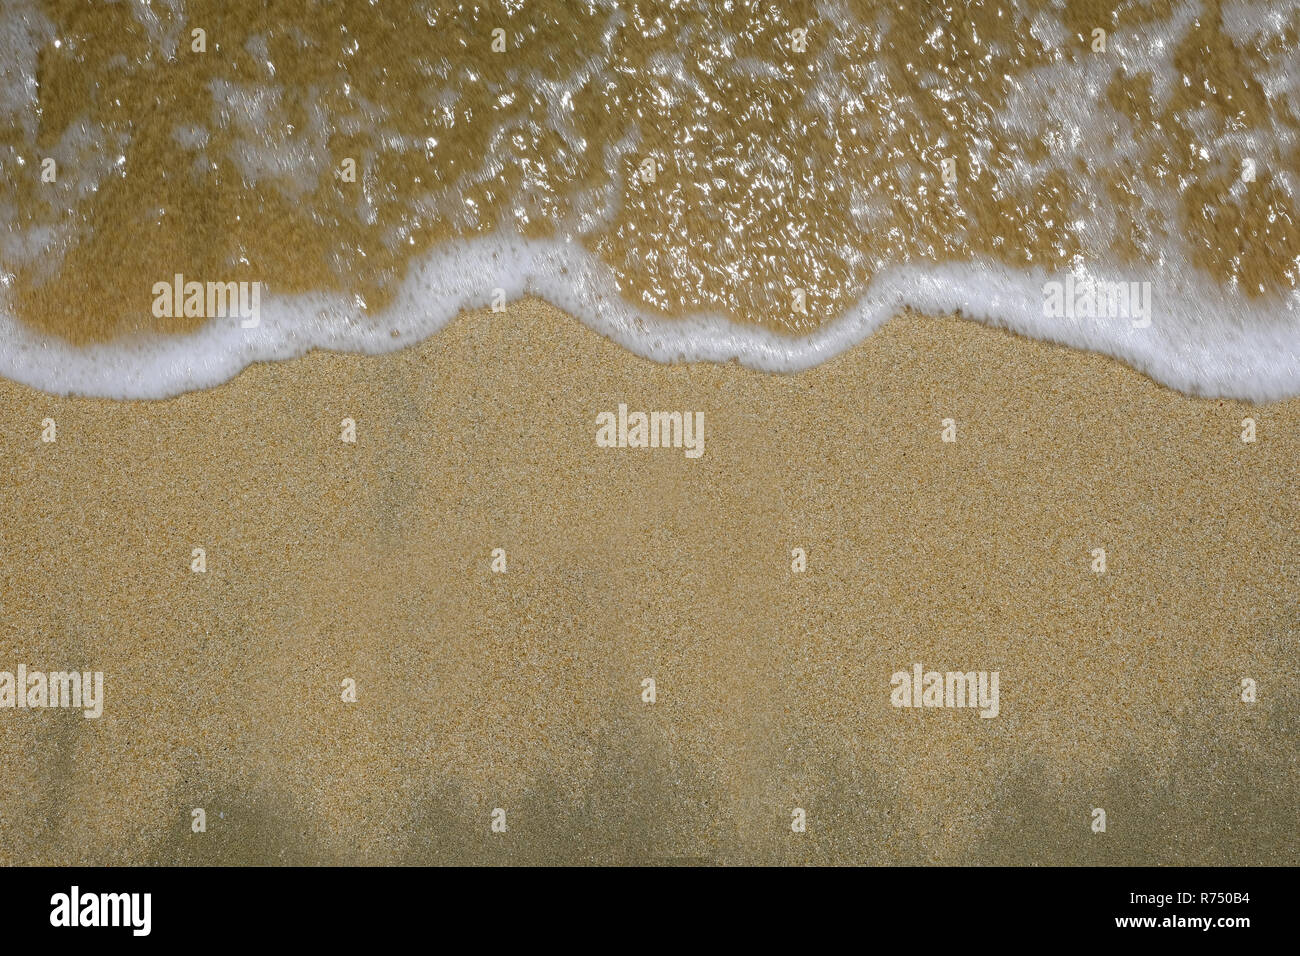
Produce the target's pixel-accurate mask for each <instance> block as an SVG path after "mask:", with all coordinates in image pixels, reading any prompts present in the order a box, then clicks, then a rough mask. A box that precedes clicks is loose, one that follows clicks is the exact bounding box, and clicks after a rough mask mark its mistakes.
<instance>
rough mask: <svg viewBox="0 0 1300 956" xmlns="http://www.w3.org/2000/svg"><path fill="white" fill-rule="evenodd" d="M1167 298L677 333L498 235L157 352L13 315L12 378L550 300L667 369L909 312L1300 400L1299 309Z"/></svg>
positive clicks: (281, 304)
mask: <svg viewBox="0 0 1300 956" xmlns="http://www.w3.org/2000/svg"><path fill="white" fill-rule="evenodd" d="M1178 274H1179V275H1180V276H1182V277H1183V278H1182V282H1183V284H1182V285H1181V286H1180V287H1179V288H1173V289H1171V288H1167V287H1164V286H1162V287H1160V288H1157V290H1156V292H1155V304H1154V308H1153V314H1152V319H1151V324H1150V326H1149V327H1146V328H1138V327H1136V326H1135V323H1134V322H1133V321H1131V320H1130V319H1128V318H1120V317H1113V318H1077V319H1062V318H1049V317H1047V316H1045V315H1044V308H1043V302H1044V286H1045V285H1046V283H1047V282H1049V281H1060V280H1061V279H1062V278H1063V276H1062V275H1060V274H1049V273H1047V272H1044V271H1042V270H1015V269H1011V268H1009V267H1007V266H1005V265H1002V264H999V263H994V262H969V263H960V264H956V263H950V264H945V265H928V266H919V265H907V266H899V267H897V268H894V269H891V270H889V271H887V272H884V273H882V274H880V275H878V276H877V277H876V278H875V279H874V280H873V281H872V283H871V284H870V287H869V288H868V290H867V294H866V295H864V296H863V297H862V299H861V300H860V301H859V302H858V304H857V305H856V306H855V307H854V308H852V309H851V310H849V311H848V312H847V313H845V314H844V315H843V316H842V317H840V318H839V319H837V320H835V321H833V322H831V323H829V324H827V325H826V326H824V327H823V328H821V329H819V330H818V331H816V332H814V333H812V334H809V335H806V336H802V337H791V336H786V335H782V334H778V333H774V332H771V331H768V330H765V329H760V328H754V327H750V326H745V325H741V324H738V323H735V322H732V321H730V320H729V319H728V318H726V317H724V316H720V315H706V314H699V315H688V316H684V317H680V318H664V317H662V316H657V315H654V314H652V313H649V312H647V311H645V310H639V309H637V308H635V307H634V306H632V305H631V304H629V303H628V302H626V301H625V300H624V299H622V298H621V297H620V296H619V294H618V292H617V289H616V283H615V279H614V276H613V275H612V273H611V272H610V270H609V269H608V267H606V266H604V265H603V264H602V263H600V262H599V261H598V260H597V259H596V258H595V257H593V256H592V255H590V254H589V253H588V252H587V251H586V250H584V249H582V248H581V247H580V246H578V245H577V244H576V243H572V242H558V241H546V240H530V239H522V238H519V237H517V236H507V235H496V236H491V237H486V238H478V239H472V240H464V241H457V242H453V243H448V244H446V245H444V246H442V247H440V248H439V249H437V250H436V252H434V253H433V254H432V255H430V256H429V257H428V258H427V259H425V260H424V261H423V262H421V263H419V264H418V265H417V266H415V267H414V268H413V269H412V271H411V273H410V275H408V277H407V278H406V279H405V281H404V282H403V283H402V286H401V289H400V291H399V293H398V294H397V296H396V298H395V299H394V301H393V302H392V303H391V304H390V305H389V306H388V307H387V308H386V309H385V310H384V311H383V312H382V313H380V314H379V315H377V316H376V315H367V314H361V313H359V312H358V311H357V309H356V308H355V307H354V306H352V305H351V304H350V303H349V301H348V300H347V298H346V297H343V296H337V295H326V294H310V295H299V296H277V295H275V294H274V293H273V291H272V293H271V294H268V295H267V296H266V298H265V300H264V302H263V305H262V315H261V323H260V325H259V326H258V327H256V328H252V329H245V328H241V327H240V322H239V320H238V319H237V318H232V319H217V320H212V321H210V322H209V323H208V324H207V325H205V326H204V327H203V328H201V329H200V330H199V331H197V332H195V333H193V334H189V335H182V336H172V337H162V338H156V339H152V340H142V339H136V340H129V341H119V342H113V343H109V344H100V345H90V346H85V347H74V346H72V345H69V344H67V343H64V342H61V341H59V340H56V339H52V338H49V337H46V336H42V335H39V334H37V333H35V332H33V331H32V330H31V329H29V328H27V327H26V326H24V325H23V324H22V323H20V322H18V321H16V320H15V319H13V318H12V317H11V316H9V315H7V314H6V315H0V341H2V342H3V347H0V375H3V376H5V377H6V378H10V379H13V380H15V381H19V382H23V383H25V384H27V385H30V386H32V387H34V388H38V389H41V390H43V391H46V392H51V393H56V394H74V395H88V396H103V397H111V398H120V399H132V398H150V399H156V398H166V397H169V396H173V395H177V394H180V393H183V392H187V391H192V390H195V389H205V388H211V387H213V386H216V385H219V384H221V383H222V382H225V381H227V380H228V379H230V378H231V377H233V376H234V375H236V374H237V373H238V372H239V371H240V370H241V369H243V368H245V367H246V366H247V365H249V364H251V363H253V362H258V361H270V360H283V359H290V358H295V357H297V356H301V355H303V354H305V353H306V352H308V351H310V350H311V349H315V348H321V349H332V350H339V351H356V352H363V353H368V354H378V353H383V352H389V351H393V350H396V349H400V348H404V347H406V346H408V345H411V344H414V343H416V342H419V341H421V340H423V339H425V338H427V337H428V336H430V335H433V334H434V333H436V332H437V331H438V330H440V329H441V328H443V326H445V325H446V324H447V323H448V322H450V321H451V320H452V319H454V318H455V317H456V316H457V315H458V314H460V313H461V312H462V311H465V310H467V309H477V308H484V307H487V306H488V305H489V303H490V302H491V300H492V297H493V295H494V293H495V291H496V290H497V289H500V290H503V291H504V293H505V296H506V298H507V299H509V300H517V299H518V298H520V297H523V296H525V295H530V294H531V295H537V296H540V297H542V298H544V299H546V300H547V301H549V302H551V303H552V304H554V305H556V306H558V307H559V308H561V309H563V310H565V311H566V312H568V313H570V314H571V315H574V316H576V317H577V318H579V319H581V320H582V321H583V322H584V323H586V324H587V325H588V326H589V327H590V328H592V329H593V330H595V331H596V332H599V333H600V334H602V335H605V336H608V337H609V338H610V339H612V340H613V341H615V342H617V343H619V344H620V345H622V346H624V347H626V348H628V349H630V350H631V351H633V352H636V353H637V354H639V355H643V356H645V357H646V358H649V359H653V360H655V361H658V362H692V361H709V362H727V361H731V360H735V361H738V362H739V363H741V364H742V365H745V366H747V367H749V368H753V369H757V370H761V371H767V372H797V371H800V370H803V369H807V368H811V367H813V366H816V365H819V364H821V363H823V362H825V361H827V360H828V359H830V358H833V357H834V356H836V355H838V354H840V353H842V352H844V351H845V350H847V349H849V348H851V347H852V346H854V345H856V344H857V343H859V342H861V341H862V340H864V339H865V338H866V337H867V336H868V335H870V334H871V332H872V331H873V330H875V329H876V328H877V327H879V326H880V325H881V324H883V323H884V322H886V321H887V320H888V319H890V318H891V317H893V316H895V315H897V314H899V313H900V312H902V311H904V310H906V309H913V310H916V311H919V312H923V313H927V314H933V315H946V314H952V313H959V314H961V315H962V316H964V317H966V318H969V319H974V320H978V321H981V322H984V323H987V324H989V325H993V326H1002V327H1005V328H1007V329H1010V330H1012V331H1015V332H1019V333H1021V334H1024V335H1028V336H1032V337H1034V338H1038V339H1044V340H1047V341H1052V342H1057V343H1060V344H1063V345H1069V346H1073V347H1076V348H1080V349H1087V350H1091V351H1096V352H1102V353H1105V354H1108V355H1112V356H1115V357H1116V358H1119V359H1121V360H1123V361H1124V362H1126V363H1128V364H1129V365H1131V366H1133V367H1134V368H1136V369H1139V370H1140V371H1142V372H1144V373H1145V374H1147V375H1149V376H1150V377H1151V378H1153V379H1155V380H1156V381H1158V382H1161V383H1163V384H1165V385H1168V386H1170V387H1172V388H1175V389H1178V390H1179V391H1182V392H1185V393H1188V394H1192V395H1199V396H1204V397H1221V398H1238V399H1248V400H1252V401H1272V400H1277V399H1283V398H1289V397H1293V396H1296V395H1300V308H1298V305H1297V300H1296V298H1295V297H1292V298H1290V299H1288V300H1287V301H1286V302H1284V303H1280V304H1279V303H1271V304H1269V305H1255V304H1252V303H1249V302H1244V301H1240V300H1239V299H1238V298H1237V297H1236V296H1235V295H1233V294H1232V293H1230V292H1225V290H1223V289H1221V288H1219V287H1217V286H1216V285H1215V284H1213V283H1212V282H1210V281H1208V280H1206V279H1204V278H1202V277H1200V276H1198V275H1197V273H1196V272H1195V271H1193V270H1191V269H1187V270H1184V271H1181V272H1180V273H1178Z"/></svg>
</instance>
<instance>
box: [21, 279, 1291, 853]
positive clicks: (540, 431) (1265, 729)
mask: <svg viewBox="0 0 1300 956" xmlns="http://www.w3.org/2000/svg"><path fill="white" fill-rule="evenodd" d="M621 403H622V404H626V405H627V406H628V407H629V408H632V409H643V410H678V411H683V412H685V411H702V412H703V413H704V420H705V422H706V429H705V433H704V440H705V444H704V452H703V454H702V455H700V456H699V457H698V458H695V459H692V458H690V457H688V456H686V455H685V454H683V451H682V450H681V449H674V448H644V449H643V448H601V447H597V444H596V441H595V435H596V418H597V415H599V414H600V413H601V412H606V411H613V410H615V409H617V407H618V406H619V404H621ZM1247 417H1250V418H1253V419H1254V421H1255V422H1256V428H1257V440H1256V441H1255V442H1253V443H1246V442H1243V441H1242V440H1241V433H1242V431H1243V426H1242V420H1243V419H1245V418H1247ZM348 418H350V419H352V420H353V421H354V422H355V429H356V441H355V443H347V442H344V441H342V440H341V437H340V436H341V434H342V431H341V428H342V426H341V423H342V421H343V420H344V419H348ZM46 419H53V420H54V422H55V423H56V440H55V441H52V442H50V441H43V440H42V432H43V429H45V428H46V426H44V425H43V422H44V420H46ZM944 419H951V420H952V423H953V425H955V429H956V441H954V442H945V441H943V440H942V437H941V433H942V431H943V429H944V424H943V420H944ZM0 442H2V443H3V448H4V454H3V458H2V459H0V473H2V474H3V479H2V480H3V483H4V485H5V487H6V488H7V489H9V493H8V494H7V495H5V496H4V498H3V502H2V503H0V509H3V520H0V586H2V588H3V590H2V592H0V635H2V637H0V651H2V652H3V653H2V656H0V670H4V671H13V670H15V668H16V667H17V666H18V665H19V664H23V665H25V666H26V667H27V668H29V669H41V670H46V671H55V670H63V669H67V670H78V671H100V672H102V673H103V675H104V677H103V684H104V695H103V701H102V716H100V717H98V718H95V719H87V718H85V717H83V716H82V714H81V713H80V712H79V711H74V710H70V709H54V708H48V709H44V710H42V709H31V708H28V709H24V710H18V709H13V710H0V760H2V761H3V764H4V766H5V767H6V768H8V769H7V772H6V773H4V774H2V775H0V834H3V838H2V839H0V862H2V863H5V864H15V863H51V864H54V863H58V864H63V863H99V864H124V863H139V862H157V863H223V864H224V863H275V862H311V863H316V862H329V863H343V864H347V863H437V862H482V863H504V862H561V863H563V862H637V863H668V862H681V861H686V860H692V861H708V862H717V863H795V862H829V863H847V862H880V863H883V862H933V863H1101V864H1109V863H1206V864H1209V863H1215V864H1223V863H1228V864H1261V863H1273V864H1284V863H1290V864H1295V863H1298V862H1300V837H1298V836H1297V831H1296V826H1295V808H1296V806H1297V803H1298V799H1300V773H1297V771H1298V769H1300V768H1298V766H1297V762H1298V760H1300V757H1298V751H1297V748H1296V746H1295V741H1296V733H1297V730H1300V691H1298V690H1297V688H1298V686H1300V685H1298V684H1297V678H1300V643H1298V641H1297V639H1298V638H1300V605H1298V604H1297V593H1300V592H1298V589H1297V584H1300V562H1298V561H1297V557H1298V554H1297V551H1298V548H1300V546H1298V544H1297V542H1298V541H1300V536H1298V535H1297V530H1298V527H1300V507H1298V505H1297V494H1296V491H1297V489H1296V483H1295V482H1296V472H1295V468H1296V462H1297V461H1298V460H1300V400H1291V401H1287V402H1282V403H1277V404H1271V405H1260V406H1252V405H1247V404H1243V403H1237V402H1228V401H1210V400H1203V399H1194V398H1188V397H1184V396H1182V395H1179V394H1177V393H1175V392H1173V391H1171V390H1169V389H1167V388H1164V387H1162V386H1159V385H1156V384H1154V383H1153V382H1151V381H1150V380H1149V379H1147V378H1146V377H1144V376H1143V375H1141V374H1140V373H1138V372H1136V371H1134V370H1132V369H1129V368H1127V367H1125V366H1123V365H1122V364H1120V363H1119V362H1117V361H1115V360H1113V359H1110V358H1107V357H1104V356H1098V355H1092V354H1085V353H1082V352H1076V351H1072V350H1068V349H1065V348H1061V347H1057V346H1054V345H1049V344H1045V343H1041V342H1035V341H1030V340H1028V339H1023V338H1020V337H1017V336H1014V335H1012V334H1010V333H1007V332H1004V331H1001V330H997V329H992V328H988V327H985V326H982V325H978V324H975V323H972V322H968V321H963V320H960V319H955V318H944V319H935V318H928V317H923V316H918V315H904V316H900V317H899V318H897V319H895V320H893V321H892V322H890V323H889V324H888V325H887V326H886V327H885V328H884V329H882V330H881V331H880V332H879V333H878V334H876V335H874V336H872V337H871V338H870V339H869V340H867V341H866V342H864V343H863V344H861V345H859V346H858V347H856V348H854V349H851V350H850V351H848V352H847V353H845V354H844V355H841V356H839V357H837V358H835V359H833V360H831V361H830V362H828V363H826V364H825V365H823V366H821V367H818V368H816V369H813V370H811V371H808V372H804V373H800V374H798V375H790V376H780V375H765V374H760V373H756V372H752V371H748V370H745V369H743V368H740V367H739V366H736V365H709V364H692V365H680V366H665V365H658V364H655V363H653V362H650V361H647V360H645V359H642V358H639V357H637V356H634V355H632V354H630V353H628V352H626V351H624V350H622V349H621V348H619V347H618V346H616V345H614V344H612V343H611V342H609V341H607V340H605V339H603V338H601V337H600V336H598V335H596V334H595V333H593V332H592V331H590V330H589V329H587V328H586V327H584V326H583V325H581V324H580V323H579V322H577V321H576V320H574V319H572V318H570V317H568V316H566V315H565V314H564V313H562V312H560V311H559V310H558V309H555V308H553V307H551V306H549V305H547V304H546V303H544V302H542V301H540V300H537V299H527V300H524V301H522V302H518V303H515V304H512V305H511V306H510V307H509V309H508V310H507V311H506V313H504V314H491V313H489V312H486V311H484V312H475V313H469V314H466V315H463V316H461V317H460V318H459V319H458V320H456V321H455V322H453V324H452V325H451V326H450V327H448V328H447V329H446V330H445V331H444V332H443V333H441V334H439V335H437V336H435V337H434V338H432V339H430V340H429V341H427V342H425V343H423V344H421V345H419V346H417V347H413V348H409V349H406V350H403V351H400V352H396V353H393V354H389V355H386V356H380V357H365V356H358V355H342V354H331V353H323V352H315V353H312V354H310V355H308V356H307V357H305V358H303V359H300V360H295V361H289V362H284V363H279V364H259V365H255V366H253V367H250V368H249V369H247V370H246V371H244V372H243V373H242V374H240V375H239V376H237V377H236V378H235V379H234V380H232V381H231V382H229V383H227V384H226V385H223V386H221V387H219V388H215V389H212V390H209V391H206V392H202V393H192V394H187V395H183V396H181V397H179V398H175V399H172V400H168V401H160V402H116V401H105V400H97V399H95V400H92V399H78V398H56V397H52V396H50V395H46V394H43V393H41V392H38V391H35V390H33V389H29V388H27V387H24V386H20V385H15V384H13V383H10V382H7V381H5V382H0ZM196 548H202V549H203V554H204V561H205V570H204V571H203V572H202V573H197V572H195V571H193V570H191V567H192V562H193V560H194V549H196ZM1097 548H1101V549H1105V551H1106V570H1105V572H1104V573H1097V572H1096V571H1094V569H1093V564H1094V561H1095V557H1094V555H1093V549H1097ZM494 549H504V552H505V558H504V560H505V568H506V569H505V572H504V573H495V572H494V571H493V561H494V558H493V551H494ZM794 549H803V551H804V552H805V553H806V571H803V572H802V573H797V572H795V571H794V570H793V569H792V562H793V560H794V556H793V555H792V552H793V551H794ZM918 663H919V664H921V665H923V666H924V668H925V669H926V670H930V669H933V670H936V671H953V670H955V671H988V672H992V671H997V672H998V673H999V674H1000V702H999V712H998V714H997V716H996V717H995V718H991V719H985V718H982V717H981V716H980V715H979V714H978V713H977V712H975V711H973V710H969V709H952V708H933V709H925V708H900V707H895V706H892V705H891V675H893V674H895V673H896V672H900V671H911V670H912V668H913V665H914V664H918ZM646 678H652V679H653V681H654V688H655V700H654V702H653V703H648V702H646V701H645V700H644V699H643V694H644V693H645V690H644V686H645V685H643V681H644V680H645V679H646ZM1243 678H1249V679H1251V680H1252V681H1254V682H1255V684H1256V686H1257V699H1256V700H1255V701H1254V702H1253V703H1247V702H1243V700H1242V695H1243V685H1242V680H1243ZM349 680H351V681H353V682H355V688H356V700H355V701H345V700H344V697H345V696H346V691H345V687H344V682H345V681H349ZM195 809H202V810H203V811H204V817H205V819H206V830H205V831H204V832H195V830H194V826H193V821H194V815H193V811H194V810H195ZM498 809H500V810H503V811H504V823H505V829H504V832H495V831H494V829H493V818H494V811H495V810H498ZM797 809H801V810H803V811H804V814H805V819H806V832H794V831H793V830H792V820H793V819H794V813H795V811H796V810H797ZM1096 809H1103V810H1104V811H1105V814H1106V829H1105V831H1104V832H1094V826H1093V824H1094V819H1095V814H1094V811H1095V810H1096Z"/></svg>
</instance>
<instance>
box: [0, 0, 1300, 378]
mask: <svg viewBox="0 0 1300 956" xmlns="http://www.w3.org/2000/svg"><path fill="white" fill-rule="evenodd" d="M0 64H2V69H0V115H2V117H3V121H2V122H0V167H2V168H3V170H4V175H3V177H0V294H2V296H3V299H2V301H0V312H3V319H4V328H3V334H4V340H3V342H4V344H0V373H2V374H5V375H7V376H10V377H13V378H18V379H20V380H23V381H27V382H29V383H30V384H34V385H37V386H38V387H42V388H47V389H49V390H52V391H78V392H88V393H93V394H105V395H117V396H154V395H163V394H172V393H175V392H178V391H183V390H185V389H189V388H198V387H205V386H209V385H213V384H216V383H218V382H220V381H224V380H225V379H226V378H228V377H229V376H230V375H232V374H234V373H235V372H237V371H238V369H239V368H242V367H243V366H244V365H245V364H247V363H248V362H249V361H254V360H257V359H264V358H280V357H287V356H289V355H294V354H301V352H303V351H305V350H306V349H308V348H310V347H313V346H318V345H319V346H330V347H336V348H355V349H362V350H367V351H375V350H381V349H387V348H392V347H395V346H399V345H403V344H406V343H409V342H411V341H415V340H418V339H420V338H423V337H425V336H427V335H429V334H431V333H433V332H435V331H436V330H437V329H438V328H440V327H441V326H442V325H443V324H445V322H447V321H448V320H449V319H450V318H452V317H453V316H454V315H455V314H456V313H457V312H458V311H460V310H461V309H463V308H466V307H478V306H486V305H490V304H496V305H498V306H499V305H500V304H501V303H502V302H504V301H509V300H510V299H514V298H517V297H518V296H520V295H523V294H526V293H530V292H533V293H539V294H542V295H544V296H545V297H546V298H548V299H550V300H552V301H553V302H555V303H556V304H557V305H560V306H562V307H564V308H565V309H567V310H568V311H570V312H572V313H573V314H575V315H578V316H579V317H580V318H582V319H584V320H585V321H587V322H588V323H589V324H591V325H592V326H593V327H595V328H597V329H598V330H599V331H602V332H604V333H606V334H608V335H610V336H611V337H612V338H614V339H616V340H617V341H619V342H621V343H623V344H624V345H627V346H628V347H631V348H634V349H636V350H637V351H639V352H642V353H643V354H646V355H649V356H651V357H654V358H656V359H660V360H665V361H671V360H682V359H713V360H724V359H728V358H733V357H734V358H739V359H741V360H742V361H744V362H746V363H747V364H751V365H754V366H757V367H762V368H769V369H774V370H793V369H798V368H803V367H807V366H809V365H812V364H816V363H817V362H820V361H823V360H825V359H826V358H827V357H829V356H831V355H834V354H836V353H837V352H839V351H842V350H843V349H844V348H845V347H847V346H849V345H851V344H853V343H854V342H856V341H858V340H860V339H861V338H862V337H863V336H865V335H866V334H868V333H869V332H870V331H871V330H872V329H873V328H874V327H876V326H877V325H879V324H880V323H881V322H883V321H885V320H886V319H888V318H889V317H890V316H891V315H893V314H896V313H897V312H898V311H899V310H901V309H903V308H907V307H912V308H916V309H920V310H923V311H931V312H954V311H956V312H961V313H962V314H966V315H969V316H971V317H973V318H978V319H982V320H985V321H989V322H992V323H997V324H1003V325H1007V326H1009V327H1011V328H1014V329H1016V330H1018V331H1021V332H1024V333H1026V334H1030V335H1034V336H1038V337H1042V338H1048V339H1052V340H1055V341H1061V342H1065V343H1067V344H1071V345H1075V346H1078V347H1084V348H1091V349H1096V350H1099V351H1104V352H1107V353H1110V354H1112V355H1116V356H1118V357H1120V358H1122V359H1124V360H1126V361H1128V362H1130V363H1131V364H1133V365H1135V366H1137V367H1139V368H1141V369H1143V370H1144V371H1146V372H1147V373H1148V374H1151V375H1152V376H1153V377H1155V378H1156V379H1158V380H1160V381H1162V382H1164V383H1166V384H1169V385H1172V386H1173V387H1175V388H1179V389H1182V390H1184V391H1188V392H1194V393H1200V394H1210V395H1215V394H1217V395H1233V396H1238V397H1251V398H1263V399H1270V398H1277V397H1282V396H1287V395H1294V394H1300V230H1298V229H1297V210H1296V190H1297V186H1298V185H1300V140H1298V139H1297V134H1298V133H1300V5H1296V4H1267V3H1254V2H1214V0H1203V2H1175V0H1166V2H1155V3H1137V2H1104V0H1098V2H1074V0H1066V2H1059V0H1058V2H1054V3H1053V2H1042V0H1039V2H1032V0H1017V2H1011V0H988V2H984V0H968V2H964V3H936V4H913V3H910V2H906V0H895V2H880V0H825V2H783V3H766V2H763V3H759V2H752V3H746V2H725V0H715V2H709V3H704V2H685V0H673V2H632V3H612V2H586V3H582V2H540V3H539V2H525V0H516V2H504V0H503V2H499V3H453V2H449V0H426V2H419V0H413V2H408V3H398V2H383V3H379V2H362V0H347V2H268V0H260V2H251V0H211V2H205V0H189V2H186V0H163V2H159V0H154V2H149V0H132V2H125V0H124V2H116V3H93V4H88V3H85V2H82V0H6V2H5V5H4V7H3V12H0ZM186 283H197V284H199V286H201V287H206V286H208V285H209V284H222V285H224V284H226V283H245V284H248V285H249V286H250V287H251V286H252V285H253V284H257V289H258V296H259V297H258V303H257V310H258V315H257V317H256V321H255V322H250V321H241V319H244V320H247V319H248V318H249V316H248V315H247V314H243V313H241V314H240V315H233V316H232V315H231V314H230V312H232V311H234V310H233V308H232V309H223V308H220V301H219V300H218V302H216V303H215V305H216V306H217V308H215V309H214V302H213V301H212V297H211V295H210V294H209V295H208V296H207V297H206V298H205V297H203V296H202V295H200V296H199V297H197V298H195V299H193V300H192V301H191V300H190V296H189V295H188V294H187V293H186V289H187V286H186ZM169 285H170V286H172V287H174V288H175V293H174V294H171V293H168V292H166V291H161V290H164V289H166V288H167V287H168V286H169ZM246 311H247V310H246Z"/></svg>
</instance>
